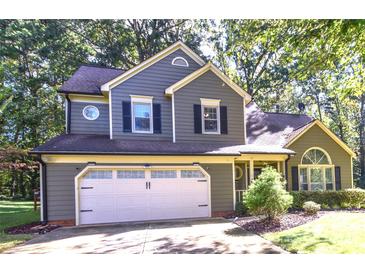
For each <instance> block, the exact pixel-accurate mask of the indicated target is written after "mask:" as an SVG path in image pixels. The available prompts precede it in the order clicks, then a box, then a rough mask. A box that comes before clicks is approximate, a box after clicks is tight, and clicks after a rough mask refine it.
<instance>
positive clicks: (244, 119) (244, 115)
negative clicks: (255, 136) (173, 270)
mask: <svg viewBox="0 0 365 274" xmlns="http://www.w3.org/2000/svg"><path fill="white" fill-rule="evenodd" d="M243 138H244V140H243V144H244V145H246V144H247V131H246V105H245V96H244V97H243Z"/></svg>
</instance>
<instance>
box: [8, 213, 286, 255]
mask: <svg viewBox="0 0 365 274" xmlns="http://www.w3.org/2000/svg"><path fill="white" fill-rule="evenodd" d="M6 253H17V254H18V253H104V254H105V253H118V254H119V253H129V254H142V253H161V254H164V253H172V254H174V253H177V254H182V253H200V254H211V253H237V254H250V253H285V252H284V251H283V250H282V249H280V248H278V247H276V246H274V245H273V244H272V243H271V242H269V241H267V240H265V239H263V238H261V237H260V236H257V235H255V234H253V233H250V232H247V231H245V230H243V229H242V228H240V227H239V226H237V225H235V224H233V223H231V222H229V221H227V220H223V219H210V220H200V221H176V222H161V223H150V224H134V225H126V224H124V225H123V224H121V225H108V226H95V227H74V228H59V229H56V230H54V231H52V232H50V233H47V234H45V235H40V236H38V237H36V238H34V239H33V240H31V241H29V242H27V243H25V244H23V245H21V246H17V247H15V248H13V249H10V250H8V251H7V252H6Z"/></svg>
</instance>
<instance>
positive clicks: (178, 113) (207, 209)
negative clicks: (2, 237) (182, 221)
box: [32, 42, 354, 225]
mask: <svg viewBox="0 0 365 274" xmlns="http://www.w3.org/2000/svg"><path fill="white" fill-rule="evenodd" d="M59 92H60V93H61V94H62V95H63V96H64V97H65V102H66V109H65V113H66V133H65V134H62V135H60V136H58V137H55V138H53V139H52V140H49V141H48V142H47V143H45V144H43V145H41V146H39V147H37V148H35V149H34V150H33V151H32V153H34V154H38V155H39V156H40V161H41V196H42V199H41V202H42V214H41V215H42V216H41V217H42V220H43V221H46V222H51V223H58V224H64V225H70V224H71V225H72V224H76V225H81V224H95V223H111V222H126V221H144V220H161V219H177V218H203V217H211V216H225V215H227V214H228V215H229V214H231V213H232V211H233V210H234V209H235V204H236V202H237V201H239V200H240V199H241V198H242V196H241V195H242V192H243V191H244V190H245V189H247V187H248V185H249V183H250V181H251V180H252V179H253V178H255V177H256V176H257V175H258V174H259V173H260V170H261V168H262V167H263V166H266V165H271V166H273V167H275V168H276V169H277V170H278V171H279V172H281V173H282V174H283V177H284V178H286V180H287V181H288V189H289V190H294V191H295V190H308V191H313V190H335V189H336V190H337V189H344V188H351V187H352V185H353V182H352V157H353V156H354V153H353V152H352V151H351V149H350V148H349V147H348V146H347V145H346V144H345V143H343V142H342V141H341V140H340V139H339V138H338V137H337V136H336V135H335V134H333V133H332V132H331V131H330V130H329V129H328V128H326V127H325V126H324V125H323V124H322V123H321V122H319V121H317V120H314V119H312V118H310V117H308V116H306V115H302V114H286V113H268V112H263V111H262V110H260V108H259V107H258V106H257V105H256V104H255V103H254V102H253V101H252V98H251V96H250V95H249V94H247V93H246V92H245V91H244V90H242V89H241V88H240V87H239V86H238V85H237V84H235V83H233V82H232V81H231V80H230V79H229V78H228V77H227V76H226V75H224V74H223V73H222V72H221V71H220V70H219V69H218V68H216V67H215V66H214V65H213V64H211V63H205V62H204V61H203V59H202V58H201V57H199V56H198V55H197V54H196V53H194V52H193V51H192V50H191V49H189V48H188V47H187V46H186V45H184V44H183V43H181V42H177V43H175V44H173V45H172V46H170V47H168V48H166V49H165V50H163V51H161V52H160V53H158V54H156V55H155V56H153V57H151V58H150V59H148V60H146V61H144V62H142V63H141V64H139V65H137V66H136V67H134V68H132V69H130V70H128V71H123V70H119V69H110V68H101V67H93V66H81V67H80V68H79V69H78V70H77V71H76V72H75V73H74V75H73V76H72V77H71V78H70V79H69V80H68V81H66V82H65V83H64V84H63V86H62V87H61V88H60V91H59ZM45 122H46V121H45Z"/></svg>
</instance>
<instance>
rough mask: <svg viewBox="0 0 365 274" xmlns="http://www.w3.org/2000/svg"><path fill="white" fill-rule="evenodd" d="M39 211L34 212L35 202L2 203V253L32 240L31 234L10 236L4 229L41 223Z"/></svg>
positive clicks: (0, 208) (0, 209)
mask: <svg viewBox="0 0 365 274" xmlns="http://www.w3.org/2000/svg"><path fill="white" fill-rule="evenodd" d="M39 218H40V217H39V210H38V211H36V212H35V211H33V202H28V201H26V202H25V201H21V202H20V201H0V253H1V252H3V251H4V250H6V249H9V248H11V247H13V246H15V245H17V244H20V243H22V242H24V241H26V240H29V239H31V238H32V235H29V234H18V235H8V234H6V233H5V232H4V229H6V228H8V227H13V226H17V225H23V224H28V223H32V222H37V221H39Z"/></svg>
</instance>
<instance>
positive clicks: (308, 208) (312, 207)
mask: <svg viewBox="0 0 365 274" xmlns="http://www.w3.org/2000/svg"><path fill="white" fill-rule="evenodd" d="M303 209H304V212H305V213H306V214H308V215H315V214H317V212H318V211H320V210H321V205H320V204H317V203H315V202H312V201H308V202H305V203H304V204H303Z"/></svg>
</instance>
